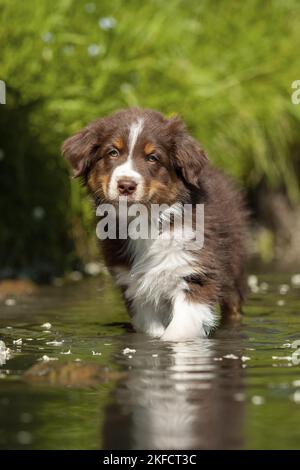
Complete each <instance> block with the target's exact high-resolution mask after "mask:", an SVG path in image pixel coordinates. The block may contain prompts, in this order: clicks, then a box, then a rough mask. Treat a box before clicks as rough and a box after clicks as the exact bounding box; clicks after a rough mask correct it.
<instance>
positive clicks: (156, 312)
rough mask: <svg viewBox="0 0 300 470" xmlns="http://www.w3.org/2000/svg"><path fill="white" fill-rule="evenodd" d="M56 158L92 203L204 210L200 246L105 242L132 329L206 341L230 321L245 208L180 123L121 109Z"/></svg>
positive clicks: (239, 292) (188, 237)
mask: <svg viewBox="0 0 300 470" xmlns="http://www.w3.org/2000/svg"><path fill="white" fill-rule="evenodd" d="M63 154H64V155H65V157H66V158H67V159H68V160H69V162H70V163H71V165H72V167H73V170H74V175H75V176H80V177H82V178H83V180H84V182H85V184H86V185H87V187H88V189H89V191H90V193H91V195H92V196H93V198H94V201H95V204H96V205H98V204H99V203H102V202H106V203H112V204H116V203H117V202H118V201H119V200H120V199H122V198H124V197H126V199H127V200H128V202H129V203H133V202H142V203H144V204H146V205H147V207H150V206H151V204H168V206H171V207H172V208H173V209H174V211H175V212H176V211H180V210H181V209H180V208H181V207H182V205H183V204H192V205H193V208H195V205H196V204H204V245H203V247H200V246H199V248H198V249H197V247H196V248H195V243H193V240H192V239H193V233H192V234H185V237H184V238H183V239H180V240H178V238H177V237H176V230H174V231H173V232H172V234H171V236H170V237H169V239H167V240H166V239H163V237H159V238H158V239H155V240H154V239H147V240H142V239H138V240H132V239H128V240H121V239H118V238H117V239H116V240H110V239H107V240H103V241H102V250H103V255H104V259H105V261H106V264H107V266H108V268H109V270H110V272H111V274H112V276H113V277H114V279H115V281H116V283H117V284H118V285H119V286H120V288H121V290H122V293H123V297H124V300H125V303H126V305H127V308H128V311H129V313H130V315H131V318H132V323H133V325H134V327H135V328H136V330H138V331H142V332H145V333H147V334H149V335H151V336H153V337H159V338H161V339H165V340H169V341H178V340H185V339H190V338H195V337H201V336H202V337H204V336H208V335H209V334H210V333H211V331H212V330H213V329H214V328H215V327H216V325H217V323H218V315H217V314H216V312H215V307H216V305H217V304H220V306H221V314H222V316H223V318H228V317H238V316H239V314H240V311H241V305H242V301H243V298H244V293H245V276H244V265H245V249H244V239H245V226H246V224H245V220H246V217H245V210H244V206H243V200H242V197H241V195H240V193H239V192H238V191H236V190H235V189H234V188H233V186H232V184H231V182H230V181H229V180H228V178H227V177H225V176H224V175H222V174H221V173H220V172H218V171H217V170H216V169H214V168H213V167H212V166H211V165H210V164H209V162H208V160H207V157H206V154H205V152H204V151H203V150H202V149H201V147H200V146H199V145H198V143H197V142H196V141H195V140H194V139H193V138H192V137H191V136H190V135H189V134H188V132H187V130H186V127H185V125H184V124H183V123H182V121H181V120H180V119H178V118H172V119H166V118H164V117H163V116H162V115H161V114H160V113H158V112H156V111H152V110H142V109H137V108H133V109H128V110H124V111H120V112H117V113H115V114H113V115H111V116H109V117H107V118H102V119H98V120H97V121H95V122H93V123H91V124H90V125H89V126H87V127H86V128H84V129H83V130H81V131H79V132H78V133H77V134H76V135H75V136H73V137H70V138H69V139H68V140H67V141H66V142H65V143H64V145H63Z"/></svg>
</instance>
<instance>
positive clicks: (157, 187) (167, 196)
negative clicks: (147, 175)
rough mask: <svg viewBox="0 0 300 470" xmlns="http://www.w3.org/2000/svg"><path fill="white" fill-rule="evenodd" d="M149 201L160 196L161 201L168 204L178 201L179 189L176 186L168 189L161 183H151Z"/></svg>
mask: <svg viewBox="0 0 300 470" xmlns="http://www.w3.org/2000/svg"><path fill="white" fill-rule="evenodd" d="M148 196H149V199H151V198H152V197H153V196H158V198H159V199H160V200H163V199H164V200H165V201H166V202H170V203H172V202H173V201H176V197H177V188H176V186H175V185H173V186H171V187H166V186H165V185H164V184H162V183H160V182H159V181H155V180H154V181H151V182H150V186H149V193H148Z"/></svg>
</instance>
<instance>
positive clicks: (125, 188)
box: [118, 179, 137, 196]
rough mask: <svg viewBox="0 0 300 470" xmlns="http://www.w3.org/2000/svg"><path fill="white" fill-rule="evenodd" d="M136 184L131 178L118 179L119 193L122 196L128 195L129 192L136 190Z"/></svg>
mask: <svg viewBox="0 0 300 470" xmlns="http://www.w3.org/2000/svg"><path fill="white" fill-rule="evenodd" d="M136 187H137V184H136V182H135V181H132V180H125V179H123V180H119V181H118V190H119V194H121V195H122V196H128V195H129V194H132V193H134V191H135V190H136Z"/></svg>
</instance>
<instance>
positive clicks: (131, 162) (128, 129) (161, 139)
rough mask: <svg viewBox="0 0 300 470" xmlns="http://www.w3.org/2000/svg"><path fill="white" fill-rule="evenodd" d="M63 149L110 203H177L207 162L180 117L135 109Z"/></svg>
mask: <svg viewBox="0 0 300 470" xmlns="http://www.w3.org/2000/svg"><path fill="white" fill-rule="evenodd" d="M62 151H63V154H64V156H65V157H66V158H67V160H68V161H69V162H70V163H71V165H72V167H73V170H74V176H75V177H78V176H82V177H83V178H84V181H85V183H86V184H87V186H88V188H89V189H90V191H91V193H92V194H93V195H94V197H95V198H96V199H97V200H100V201H105V202H112V203H115V202H118V200H119V199H122V198H127V200H128V202H143V203H157V204H162V203H167V204H173V203H174V202H177V201H181V200H182V198H183V197H184V195H185V194H187V192H188V190H189V189H191V188H192V187H197V186H198V185H199V175H200V172H201V170H202V168H203V166H204V165H205V163H206V160H207V158H206V155H205V153H204V152H203V150H202V149H201V148H200V147H199V145H198V144H197V143H196V142H195V140H194V139H193V138H192V137H191V136H190V135H189V134H188V133H187V131H186V128H185V126H184V124H183V123H182V121H180V120H179V119H178V118H172V119H165V118H164V117H163V116H162V115H161V114H160V113H158V112H156V111H152V110H142V109H137V108H132V109H128V110H123V111H119V112H117V113H115V114H113V115H111V116H109V117H106V118H102V119H98V120H96V121H94V122H92V123H91V124H89V125H88V126H87V127H85V128H84V129H82V130H81V131H79V132H78V133H77V134H75V135H74V136H72V137H70V138H69V139H67V140H66V141H65V142H64V144H63V147H62Z"/></svg>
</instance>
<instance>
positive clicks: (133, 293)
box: [114, 238, 215, 340]
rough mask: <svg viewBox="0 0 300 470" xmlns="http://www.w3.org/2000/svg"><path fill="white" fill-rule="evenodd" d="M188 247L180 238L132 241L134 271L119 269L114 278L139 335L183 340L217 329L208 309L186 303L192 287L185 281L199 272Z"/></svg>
mask: <svg viewBox="0 0 300 470" xmlns="http://www.w3.org/2000/svg"><path fill="white" fill-rule="evenodd" d="M186 243H187V240H178V239H176V238H170V239H168V240H165V239H162V238H158V239H156V240H142V239H138V240H129V241H128V252H129V255H130V257H131V259H132V267H131V269H130V270H124V269H115V270H114V277H115V280H116V282H117V284H118V285H120V286H122V287H123V288H124V289H125V297H126V298H127V299H128V300H129V301H130V302H131V308H132V312H131V313H132V322H133V325H134V327H135V328H136V329H137V330H138V331H142V332H144V333H147V334H149V335H151V336H153V337H160V338H162V339H166V340H180V339H188V338H193V337H199V336H206V335H207V333H208V332H209V331H210V329H211V328H212V327H213V326H214V325H215V317H214V315H213V312H212V310H211V309H210V307H209V306H208V305H205V304H197V303H191V302H189V301H187V300H186V296H185V293H184V291H185V290H186V289H187V288H188V286H187V283H186V282H185V281H184V279H183V278H184V277H185V276H188V275H190V274H192V273H193V272H195V266H196V259H195V257H194V256H193V254H192V253H191V252H189V251H188V250H187V249H186ZM196 268H197V271H198V272H199V266H197V267H196Z"/></svg>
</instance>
